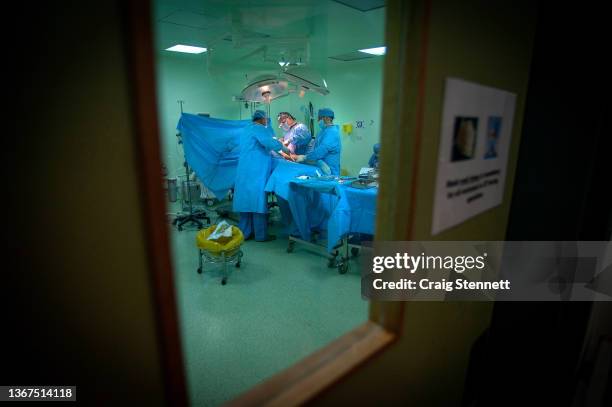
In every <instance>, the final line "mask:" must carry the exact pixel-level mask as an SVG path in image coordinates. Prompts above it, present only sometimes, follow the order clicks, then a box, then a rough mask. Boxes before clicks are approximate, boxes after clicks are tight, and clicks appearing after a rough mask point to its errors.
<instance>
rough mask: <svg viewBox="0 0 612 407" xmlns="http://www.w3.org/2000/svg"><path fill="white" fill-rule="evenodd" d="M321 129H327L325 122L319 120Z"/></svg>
mask: <svg viewBox="0 0 612 407" xmlns="http://www.w3.org/2000/svg"><path fill="white" fill-rule="evenodd" d="M319 128H320V129H321V130H323V129H324V128H325V121H324V120H323V119H321V120H319Z"/></svg>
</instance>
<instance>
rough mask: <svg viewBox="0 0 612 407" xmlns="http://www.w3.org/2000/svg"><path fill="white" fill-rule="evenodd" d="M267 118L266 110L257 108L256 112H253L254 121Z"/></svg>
mask: <svg viewBox="0 0 612 407" xmlns="http://www.w3.org/2000/svg"><path fill="white" fill-rule="evenodd" d="M265 118H266V112H264V111H263V110H255V112H254V113H253V121H255V120H259V119H265Z"/></svg>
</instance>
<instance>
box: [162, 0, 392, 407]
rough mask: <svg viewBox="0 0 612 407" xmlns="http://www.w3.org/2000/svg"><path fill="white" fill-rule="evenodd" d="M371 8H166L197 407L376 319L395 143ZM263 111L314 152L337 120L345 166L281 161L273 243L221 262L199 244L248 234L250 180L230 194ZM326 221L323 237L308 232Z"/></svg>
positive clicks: (174, 4)
mask: <svg viewBox="0 0 612 407" xmlns="http://www.w3.org/2000/svg"><path fill="white" fill-rule="evenodd" d="M353 3H354V4H353ZM366 3H368V4H367V5H365V3H363V2H350V1H343V2H337V1H331V0H326V1H321V0H319V1H283V2H279V1H264V2H258V3H257V4H253V3H247V2H224V1H202V2H188V1H162V0H159V1H155V2H153V14H154V15H153V30H154V36H155V43H154V47H155V58H156V76H157V78H156V80H157V105H158V115H159V120H160V138H161V140H160V144H161V146H162V162H163V165H164V168H163V169H162V170H163V175H164V179H163V184H164V187H165V188H166V192H167V208H168V212H167V215H168V216H167V218H168V227H169V229H170V243H171V249H172V255H173V265H174V275H175V288H176V295H177V304H178V314H179V326H180V333H181V340H182V348H183V354H184V362H185V367H186V376H187V384H188V391H189V398H190V400H191V402H192V404H193V405H219V404H221V403H224V402H227V401H229V400H231V399H233V398H235V397H236V396H237V395H239V394H240V393H242V392H244V391H246V390H248V389H249V388H251V387H252V386H254V385H255V384H257V383H260V382H262V381H263V380H264V379H266V378H268V377H270V376H272V375H274V374H275V373H278V372H280V371H282V370H284V369H286V368H288V367H289V366H291V365H293V364H294V363H296V362H298V361H299V360H301V359H303V358H305V357H306V356H308V355H309V354H311V353H312V352H314V351H315V350H317V349H320V348H322V347H324V346H325V345H327V344H329V343H330V342H332V341H333V340H334V339H336V338H338V337H340V336H341V335H343V334H344V333H346V332H348V331H350V330H352V329H354V328H355V327H357V326H358V325H360V324H362V323H363V322H365V321H366V320H367V318H368V302H367V301H364V300H363V299H362V298H361V278H360V277H361V276H360V259H361V258H360V247H362V245H366V244H367V242H368V241H371V240H372V239H373V235H374V224H375V211H376V209H375V203H376V192H377V188H376V186H377V180H376V177H377V174H378V173H377V171H376V170H375V171H371V170H369V169H370V168H374V167H376V166H377V164H376V162H377V158H378V155H377V153H378V142H379V139H380V121H381V120H380V119H381V104H382V103H381V100H382V72H383V62H384V53H385V47H384V45H385V44H384V25H385V24H384V23H385V7H384V1H373V2H366ZM264 88H265V89H264ZM265 90H270V91H271V93H270V94H268V95H263V98H262V93H264V92H262V91H265ZM266 96H267V99H266ZM257 111H262V112H263V113H265V115H266V117H267V118H268V119H269V121H268V122H267V125H268V126H270V127H271V129H269V131H270V132H273V133H274V134H273V137H274V138H276V139H280V140H283V139H284V138H285V137H286V133H287V132H286V130H287V127H289V126H288V125H287V123H285V121H286V119H287V117H290V119H292V120H289V125H291V126H295V125H296V124H297V125H301V126H303V127H304V128H306V129H307V130H308V132H309V133H310V135H311V136H314V137H313V138H312V140H311V141H312V144H311V147H312V148H313V149H314V147H315V146H316V145H317V144H316V143H317V137H319V135H320V134H321V133H322V129H320V128H319V126H320V124H319V119H320V118H321V117H320V111H324V112H328V113H326V114H327V115H328V116H330V115H331V116H333V120H332V123H327V125H328V126H331V125H333V126H335V127H336V131H337V137H338V139H339V143H340V145H341V153H340V154H339V165H338V168H337V169H336V171H330V170H329V169H328V168H326V161H328V160H327V158H325V157H318V158H317V159H316V160H308V161H306V162H302V163H297V162H295V161H296V160H295V156H296V155H300V154H295V155H294V154H289V155H288V156H286V158H287V160H284V159H283V158H281V157H278V156H276V157H275V158H274V160H277V161H278V162H279V163H280V164H274V167H273V168H272V169H271V173H270V174H269V175H268V177H271V178H274V181H275V186H274V185H273V186H270V182H268V183H267V185H266V186H267V187H268V189H267V191H266V193H267V202H266V206H267V209H268V215H267V217H268V219H267V225H268V235H271V236H274V238H271V239H274V240H269V241H263V242H260V241H257V240H259V239H256V238H255V239H249V240H246V241H244V242H242V243H241V244H240V246H239V248H238V249H236V250H239V256H237V253H238V252H237V251H236V250H234V251H231V252H227V253H228V254H227V256H225V254H224V255H223V257H222V256H219V255H218V253H215V252H210V251H209V250H208V249H207V247H206V245H204V246H202V245H201V244H198V243H197V242H196V239H198V236H199V237H200V243H201V242H202V240H207V239H208V237H209V236H208V235H204V234H203V233H204V232H202V230H208V228H209V227H210V225H219V224H221V222H227V224H229V225H230V226H233V227H237V226H238V225H239V220H240V216H241V214H240V213H237V211H236V210H234V203H235V201H234V198H235V193H236V189H237V188H239V185H238V186H234V185H231V186H230V185H229V184H228V183H232V182H234V177H236V172H237V164H238V161H239V160H240V155H239V147H238V146H237V144H239V141H240V140H241V139H240V137H241V134H242V132H243V130H236V129H237V128H240V129H242V128H244V129H245V130H244V131H247V129H248V128H249V126H253V119H254V115H255V114H256V112H257ZM330 111H331V113H329V112H330ZM228 126H229V128H231V129H233V130H232V131H228V130H227V129H228ZM228 140H229V141H228ZM228 143H229V144H228ZM228 145H229V147H228ZM295 153H298V152H295ZM274 155H275V154H274ZM301 155H305V156H307V155H306V154H301ZM331 161H332V162H333V159H332V160H331ZM328 163H329V162H328ZM331 165H332V167H333V164H331ZM306 166H308V168H307V169H306ZM280 167H282V168H283V170H282V171H281V170H280ZM296 178H303V179H300V182H301V184H300V185H296V182H295V179H296ZM309 180H313V182H318V183H319V184H325V183H327V184H328V186H326V187H325V188H323V189H324V190H319V189H315V188H311V186H310V185H304V184H307V183H308V181H309ZM329 185H332V187H329ZM352 185H355V187H354V188H353V187H352ZM309 188H310V189H309ZM339 188H340V189H341V190H342V192H341V193H342V197H341V198H342V199H344V201H342V202H343V204H346V205H347V206H348V207H349V209H350V207H351V202H354V201H356V202H357V203H356V204H355V205H354V206H355V207H356V208H355V209H354V211H353V213H352V215H350V214H349V215H347V212H342V213H340V211H336V213H334V208H335V207H336V206H337V203H338V201H339V200H340V199H341V198H340V196H339V195H338V194H339V192H338V191H339ZM287 191H289V192H287ZM334 191H335V192H334ZM345 191H348V198H347V194H346V192H345ZM287 193H291V194H292V195H286V194H287ZM313 196H314V197H315V198H316V197H317V196H319V198H316V199H315V201H316V203H313ZM320 199H323V200H324V201H325V202H326V206H324V207H323V208H324V209H321V208H322V207H321V202H320ZM289 201H291V205H288V203H289ZM283 204H284V206H283ZM296 207H297V208H298V209H296ZM357 207H359V208H358V209H359V211H358V209H357ZM323 211H326V212H325V213H324V214H323ZM348 213H350V210H349V212H348ZM343 216H344V217H343ZM351 216H353V218H359V221H358V222H354V221H351ZM288 217H291V218H292V220H291V221H290V222H289V223H288V222H287V218H288ZM313 217H317V219H318V222H317V223H318V225H317V226H318V227H317V228H316V230H315V228H312V234H308V236H306V234H307V233H308V232H309V231H310V230H307V231H306V232H304V227H305V226H304V225H308V226H307V227H308V229H310V224H311V223H312V222H313V221H312V218H313ZM345 217H346V218H345ZM330 222H331V223H333V222H335V223H333V225H332V227H331V228H328V224H331V223H330ZM347 222H348V224H347ZM339 223H341V224H346V226H344V227H343V228H340V230H338V229H339V228H338V227H337V225H338V224H339ZM292 225H293V229H291V227H292ZM233 227H231V230H232V231H233V230H235V229H234V228H233ZM330 230H331V232H330ZM202 236H208V237H205V238H202ZM243 237H244V238H246V237H247V236H243ZM232 256H233V257H232ZM236 263H238V264H236ZM246 366H248V368H245V367H246Z"/></svg>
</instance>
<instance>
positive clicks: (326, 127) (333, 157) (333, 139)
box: [292, 108, 342, 175]
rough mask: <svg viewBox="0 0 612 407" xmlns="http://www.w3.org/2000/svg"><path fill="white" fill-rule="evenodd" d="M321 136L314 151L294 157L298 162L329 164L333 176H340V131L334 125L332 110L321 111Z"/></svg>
mask: <svg viewBox="0 0 612 407" xmlns="http://www.w3.org/2000/svg"><path fill="white" fill-rule="evenodd" d="M318 120H319V130H320V131H319V135H318V136H317V138H316V140H315V145H314V147H313V150H312V151H311V152H310V153H308V154H304V155H295V156H292V157H293V159H294V160H295V161H296V162H298V163H299V162H304V161H305V162H306V163H309V162H312V163H316V162H317V161H319V160H321V161H323V162H324V163H325V164H327V165H328V166H329V168H330V170H331V174H332V175H340V153H341V151H342V145H341V144H340V129H339V128H338V126H337V125H335V124H334V111H333V110H331V109H330V108H323V109H319V114H318Z"/></svg>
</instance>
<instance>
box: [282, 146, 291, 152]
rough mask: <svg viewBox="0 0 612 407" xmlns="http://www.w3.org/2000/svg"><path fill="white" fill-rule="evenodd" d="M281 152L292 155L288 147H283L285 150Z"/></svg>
mask: <svg viewBox="0 0 612 407" xmlns="http://www.w3.org/2000/svg"><path fill="white" fill-rule="evenodd" d="M281 151H282V152H283V153H285V154H291V150H289V149H288V148H287V147H285V146H283V148H282V149H281Z"/></svg>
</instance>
